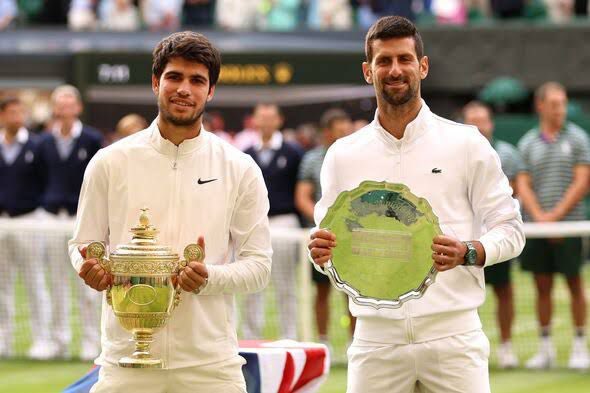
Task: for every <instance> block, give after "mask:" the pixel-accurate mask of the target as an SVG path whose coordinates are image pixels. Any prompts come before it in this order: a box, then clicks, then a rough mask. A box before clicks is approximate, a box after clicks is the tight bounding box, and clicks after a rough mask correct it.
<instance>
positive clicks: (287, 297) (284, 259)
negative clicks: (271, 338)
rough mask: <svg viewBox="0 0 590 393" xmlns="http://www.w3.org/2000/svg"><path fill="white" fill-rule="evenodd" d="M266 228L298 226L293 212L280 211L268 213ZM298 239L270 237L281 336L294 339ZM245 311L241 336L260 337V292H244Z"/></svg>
mask: <svg viewBox="0 0 590 393" xmlns="http://www.w3.org/2000/svg"><path fill="white" fill-rule="evenodd" d="M269 224H270V231H271V233H272V230H273V228H299V220H298V219H297V216H296V215H295V214H284V215H278V216H273V217H269ZM297 240H298V239H295V240H293V241H285V240H284V239H281V240H276V239H273V240H272V249H273V256H272V270H271V282H272V284H273V287H274V291H275V296H276V301H277V307H276V308H277V311H278V313H279V321H280V329H279V334H280V336H281V338H289V339H293V340H296V339H297V293H296V290H295V289H296V288H295V284H296V280H297V274H296V267H297V254H298V243H297ZM245 303H246V307H245V308H246V315H245V316H244V324H243V331H242V333H243V338H244V339H247V340H255V339H261V338H263V337H262V329H263V328H264V322H265V321H264V316H265V311H264V292H258V293H254V294H251V295H247V296H246V299H245Z"/></svg>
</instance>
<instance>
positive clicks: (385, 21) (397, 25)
mask: <svg viewBox="0 0 590 393" xmlns="http://www.w3.org/2000/svg"><path fill="white" fill-rule="evenodd" d="M406 37H410V38H413V39H414V49H415V50H416V56H417V57H418V59H421V58H422V56H424V43H423V42H422V37H421V36H420V33H419V32H418V29H416V25H414V24H413V23H412V22H411V21H410V20H409V19H406V18H404V17H402V16H397V15H394V16H385V17H383V18H381V19H379V20H378V21H377V22H375V23H374V24H373V26H371V28H370V29H369V31H368V32H367V36H366V37H365V55H366V56H367V62H368V63H370V62H371V60H373V41H375V40H387V39H390V38H406Z"/></svg>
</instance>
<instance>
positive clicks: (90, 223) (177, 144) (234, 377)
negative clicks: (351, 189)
mask: <svg viewBox="0 0 590 393" xmlns="http://www.w3.org/2000/svg"><path fill="white" fill-rule="evenodd" d="M220 67H221V57H220V54H219V52H218V51H217V49H216V48H215V47H213V46H212V45H211V43H210V42H209V40H208V39H207V38H206V37H205V36H203V35H201V34H198V33H193V32H180V33H174V34H172V35H170V36H168V37H166V38H164V39H163V40H162V41H161V42H160V43H159V44H158V45H157V46H156V48H155V49H154V52H153V72H152V89H153V91H154V94H155V95H156V97H157V100H158V108H159V113H158V117H157V118H156V119H155V120H154V122H153V123H152V124H151V125H150V126H149V127H148V128H147V129H145V130H143V131H139V132H137V133H135V134H133V135H131V136H129V137H127V138H125V139H122V140H120V141H118V142H116V143H114V144H112V145H110V146H109V147H107V148H105V149H103V150H101V151H100V152H99V153H98V154H97V155H96V157H95V158H94V159H93V160H92V162H91V163H90V165H89V166H88V169H87V171H86V174H85V177H84V184H83V185H82V192H81V194H80V208H79V212H78V220H77V225H76V231H75V233H74V238H73V239H72V240H71V241H70V256H71V259H72V264H73V265H74V267H75V268H76V270H78V272H79V275H80V277H81V278H82V279H83V280H84V282H86V284H87V285H88V286H90V287H92V288H94V289H96V290H98V291H103V290H105V289H106V288H107V287H108V286H109V285H110V283H111V280H112V277H111V275H110V274H109V273H107V272H106V271H105V270H104V269H103V268H102V267H101V265H100V264H99V263H98V261H97V260H96V259H83V257H82V256H81V254H83V255H85V252H86V250H85V248H84V246H86V245H87V244H88V242H89V241H91V240H98V241H103V242H105V243H107V244H108V245H110V247H111V250H112V249H113V248H114V247H115V246H116V245H121V244H127V243H129V241H130V236H129V235H128V231H129V228H131V227H133V226H135V225H136V222H137V217H138V212H139V211H140V209H141V208H143V207H146V206H147V207H149V208H150V216H151V218H152V222H153V223H154V224H155V225H156V226H157V227H158V229H159V230H160V232H159V235H158V243H159V244H163V245H167V246H170V247H171V248H172V250H173V251H174V252H176V253H178V254H180V255H182V249H183V247H184V246H186V245H187V244H189V243H194V242H195V241H197V243H198V244H199V245H200V246H201V247H202V248H203V249H204V250H205V259H204V260H203V261H202V262H200V261H190V263H189V264H188V266H186V267H185V268H184V269H182V270H181V271H180V273H179V274H178V285H179V286H180V288H182V290H183V292H182V294H181V301H180V305H179V306H178V307H177V308H176V309H175V310H174V312H173V313H172V314H171V317H170V320H169V321H168V324H167V325H166V328H165V329H162V330H161V331H160V332H158V333H156V334H155V336H154V343H153V344H152V346H151V347H152V350H151V352H152V353H153V354H154V356H155V357H158V358H161V359H162V360H163V362H164V363H165V365H166V368H165V369H164V370H146V369H127V368H119V367H117V362H118V360H119V358H120V357H122V356H123V355H126V354H129V353H131V352H132V350H133V346H132V343H131V342H130V340H129V338H130V336H131V335H130V334H129V333H127V332H125V331H124V330H123V329H122V327H121V326H120V325H119V322H118V321H117V318H116V317H115V315H114V313H113V311H112V310H111V308H110V307H109V306H108V305H107V303H106V300H103V314H102V318H103V320H102V353H101V356H100V357H99V358H98V359H97V361H96V363H97V364H100V365H101V366H102V367H101V369H100V373H99V380H98V382H97V384H96V385H95V386H94V387H93V388H92V390H91V392H92V393H103V392H108V393H126V392H131V391H133V392H162V393H164V392H166V393H175V392H178V393H184V392H193V391H203V392H236V393H237V392H242V393H245V392H246V385H245V381H244V376H243V374H242V365H243V364H244V363H245V360H244V359H243V358H242V357H241V356H239V354H238V340H237V335H236V331H235V323H234V309H233V308H234V294H236V293H250V292H255V291H260V290H262V289H263V288H264V287H265V286H266V284H267V283H268V280H269V277H270V270H271V269H270V266H271V255H272V250H271V244H270V232H269V227H268V218H267V213H268V208H269V203H268V198H267V191H266V187H265V185H264V180H263V177H262V174H261V172H260V169H259V168H258V166H257V165H256V163H254V161H253V160H252V159H251V158H250V157H249V156H248V155H246V154H243V153H241V152H240V151H239V150H237V149H235V148H234V147H233V146H231V145H230V144H228V143H227V142H225V141H223V140H221V139H220V138H219V137H217V136H215V135H214V134H212V133H211V132H209V131H207V130H205V129H203V127H202V116H203V112H204V110H205V106H206V103H207V102H208V101H210V100H211V99H212V98H213V95H214V92H215V86H216V83H217V80H218V77H219V70H220ZM205 243H206V247H205ZM79 247H82V248H81V250H80V252H79V251H78V249H79ZM230 262H231V263H230Z"/></svg>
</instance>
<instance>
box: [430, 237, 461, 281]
mask: <svg viewBox="0 0 590 393" xmlns="http://www.w3.org/2000/svg"><path fill="white" fill-rule="evenodd" d="M431 248H432V251H434V252H433V253H432V260H433V261H434V268H435V269H436V270H438V271H439V272H444V271H446V270H450V269H452V268H454V267H455V266H459V265H462V264H463V262H464V258H465V253H467V246H466V245H465V243H463V242H462V241H460V240H459V239H455V238H454V237H451V236H446V235H438V236H435V237H434V239H432V246H431Z"/></svg>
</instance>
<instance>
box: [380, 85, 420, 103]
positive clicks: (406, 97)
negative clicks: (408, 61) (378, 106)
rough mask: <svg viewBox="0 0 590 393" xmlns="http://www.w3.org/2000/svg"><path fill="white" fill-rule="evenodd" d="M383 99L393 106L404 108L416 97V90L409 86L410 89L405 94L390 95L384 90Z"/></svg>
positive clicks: (382, 91) (382, 92)
mask: <svg viewBox="0 0 590 393" xmlns="http://www.w3.org/2000/svg"><path fill="white" fill-rule="evenodd" d="M381 97H382V98H383V99H384V100H385V102H387V103H388V104H389V105H391V106H403V105H405V104H407V103H408V102H410V101H411V100H412V99H413V98H415V97H416V90H415V89H414V88H413V87H412V86H411V85H410V84H408V89H407V90H406V91H405V92H404V93H398V94H390V93H388V92H387V90H385V88H383V89H382V90H381Z"/></svg>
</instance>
